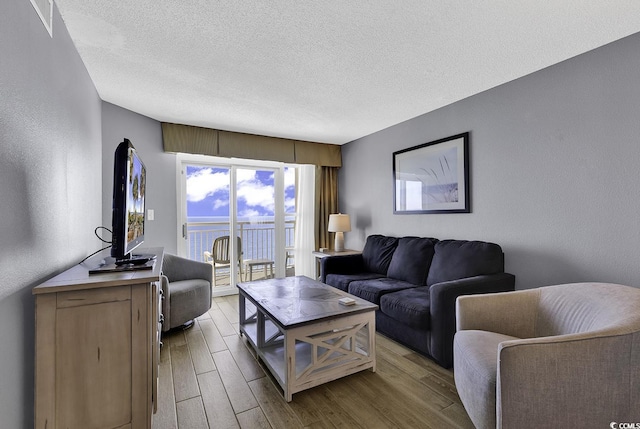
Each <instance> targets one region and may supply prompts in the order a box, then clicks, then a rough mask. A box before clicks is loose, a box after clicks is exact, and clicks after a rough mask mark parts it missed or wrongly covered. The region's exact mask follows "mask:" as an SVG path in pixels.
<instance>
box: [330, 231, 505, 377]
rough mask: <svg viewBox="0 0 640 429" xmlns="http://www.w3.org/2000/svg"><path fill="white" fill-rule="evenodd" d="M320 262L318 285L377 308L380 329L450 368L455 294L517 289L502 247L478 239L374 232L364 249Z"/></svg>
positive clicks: (377, 328) (378, 327)
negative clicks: (360, 299) (333, 289)
mask: <svg viewBox="0 0 640 429" xmlns="http://www.w3.org/2000/svg"><path fill="white" fill-rule="evenodd" d="M320 267H321V268H320V280H321V281H322V282H323V283H326V284H329V285H331V286H334V287H336V288H338V289H341V290H344V291H347V292H349V293H350V294H352V295H356V296H358V297H360V298H364V299H366V300H367V301H370V302H373V303H375V304H378V305H379V306H380V309H379V310H378V311H376V330H377V331H379V332H381V333H382V334H384V335H386V336H388V337H390V338H392V339H394V340H396V341H398V342H400V343H402V344H405V345H407V346H409V347H410V348H412V349H414V350H416V351H418V352H420V353H423V354H425V355H427V356H430V357H431V358H432V359H433V360H435V361H436V362H437V363H438V364H440V365H441V366H443V367H445V368H450V367H451V366H452V365H453V336H454V334H455V332H456V322H455V302H456V298H457V297H458V296H460V295H470V294H478V293H490V292H506V291H512V290H514V289H515V277H514V276H513V275H512V274H509V273H505V272H504V254H503V252H502V248H501V247H500V246H499V245H497V244H494V243H487V242H482V241H465V240H442V241H441V240H438V239H435V238H421V237H402V238H397V237H388V236H384V235H371V236H369V237H368V238H367V241H366V244H365V246H364V249H363V251H362V254H360V255H346V256H330V257H326V258H323V259H322V260H321V265H320Z"/></svg>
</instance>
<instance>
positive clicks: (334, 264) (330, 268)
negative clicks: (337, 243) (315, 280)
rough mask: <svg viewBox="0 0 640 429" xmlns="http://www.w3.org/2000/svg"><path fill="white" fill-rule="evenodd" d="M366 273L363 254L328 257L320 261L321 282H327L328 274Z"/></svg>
mask: <svg viewBox="0 0 640 429" xmlns="http://www.w3.org/2000/svg"><path fill="white" fill-rule="evenodd" d="M362 271H364V259H362V254H356V255H344V256H340V255H338V256H327V257H324V258H322V259H320V281H321V282H322V283H324V282H325V280H326V278H327V274H353V273H360V272H362Z"/></svg>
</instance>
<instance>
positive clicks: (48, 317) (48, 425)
mask: <svg viewBox="0 0 640 429" xmlns="http://www.w3.org/2000/svg"><path fill="white" fill-rule="evenodd" d="M143 252H144V253H153V254H155V255H156V261H155V263H154V266H153V268H152V269H148V270H136V271H120V272H112V273H100V274H89V269H90V268H93V267H94V266H95V265H96V264H97V263H98V262H99V261H100V257H98V258H93V259H90V260H89V261H87V262H85V263H83V264H79V265H76V266H74V267H72V268H71V269H69V270H67V271H65V272H63V273H62V274H60V275H58V276H56V277H54V278H52V279H51V280H48V281H47V282H45V283H43V284H41V285H39V286H37V287H35V288H34V289H33V294H34V295H35V305H36V349H35V352H36V356H35V367H36V368H35V428H37V429H62V428H64V429H67V428H69V429H73V428H79V429H80V428H81V429H91V428H123V429H124V428H126V429H137V428H151V419H152V415H153V413H154V412H155V407H156V406H157V405H156V398H157V385H158V384H157V381H158V363H159V357H160V332H161V325H160V323H161V320H162V315H161V314H160V312H161V309H162V305H161V299H162V297H161V287H160V273H161V270H162V256H163V249H162V248H153V249H145V250H143ZM92 264H93V265H92Z"/></svg>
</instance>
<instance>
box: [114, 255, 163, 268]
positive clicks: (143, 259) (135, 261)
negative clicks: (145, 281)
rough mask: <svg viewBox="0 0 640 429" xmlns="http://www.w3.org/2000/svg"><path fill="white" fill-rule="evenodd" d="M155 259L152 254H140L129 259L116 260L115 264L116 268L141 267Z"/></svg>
mask: <svg viewBox="0 0 640 429" xmlns="http://www.w3.org/2000/svg"><path fill="white" fill-rule="evenodd" d="M154 259H156V255H152V254H140V255H135V254H134V255H131V256H130V257H129V258H123V259H116V262H115V264H116V265H117V266H121V265H142V264H146V263H147V262H149V261H153V260H154Z"/></svg>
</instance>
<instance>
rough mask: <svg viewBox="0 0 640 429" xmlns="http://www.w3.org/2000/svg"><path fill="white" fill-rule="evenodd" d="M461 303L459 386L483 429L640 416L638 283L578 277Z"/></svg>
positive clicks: (589, 424) (598, 423) (592, 424)
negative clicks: (587, 280) (578, 280)
mask: <svg viewBox="0 0 640 429" xmlns="http://www.w3.org/2000/svg"><path fill="white" fill-rule="evenodd" d="M456 305H457V307H456V318H457V329H458V331H457V332H456V335H455V339H454V366H453V367H454V376H455V382H456V388H457V389H458V393H459V395H460V399H461V400H462V403H463V404H464V407H465V409H466V410H467V412H468V414H469V417H470V418H471V420H472V421H473V423H474V425H475V426H476V427H477V428H478V429H481V428H496V427H497V428H519V429H526V428H551V427H554V428H565V427H573V428H608V427H609V426H610V424H611V422H640V289H637V288H633V287H629V286H622V285H614V284H605V283H575V284H566V285H559V286H547V287H542V288H538V289H530V290H520V291H515V292H506V293H496V294H487V295H473V296H461V297H459V298H458V299H457V303H456ZM612 427H613V426H612Z"/></svg>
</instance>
